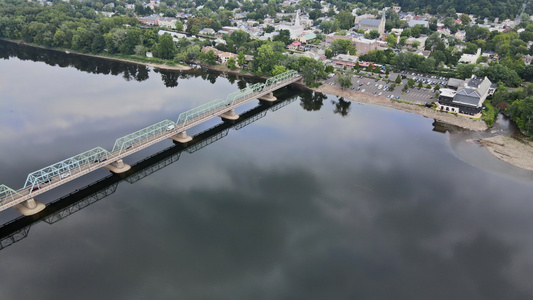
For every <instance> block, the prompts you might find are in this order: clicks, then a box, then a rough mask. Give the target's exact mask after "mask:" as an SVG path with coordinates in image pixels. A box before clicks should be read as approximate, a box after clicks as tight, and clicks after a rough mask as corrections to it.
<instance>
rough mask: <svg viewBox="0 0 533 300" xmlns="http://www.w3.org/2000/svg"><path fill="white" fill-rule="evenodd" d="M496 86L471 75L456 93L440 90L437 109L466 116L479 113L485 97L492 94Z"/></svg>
mask: <svg viewBox="0 0 533 300" xmlns="http://www.w3.org/2000/svg"><path fill="white" fill-rule="evenodd" d="M495 90H496V85H495V84H492V82H491V81H490V80H489V79H488V78H487V77H485V78H480V77H477V76H475V75H472V78H470V79H468V80H465V81H464V83H463V85H462V86H460V87H459V88H458V89H457V91H454V90H452V89H441V94H440V95H439V101H438V104H439V109H440V110H443V111H449V112H456V113H461V114H467V115H475V114H477V113H479V112H481V109H482V107H483V102H485V99H487V96H489V95H492V94H494V91H495Z"/></svg>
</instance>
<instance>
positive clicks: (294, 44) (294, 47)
mask: <svg viewBox="0 0 533 300" xmlns="http://www.w3.org/2000/svg"><path fill="white" fill-rule="evenodd" d="M301 45H302V43H300V42H298V41H294V42H292V44H290V45H288V46H287V48H289V50H299V49H300V46H301Z"/></svg>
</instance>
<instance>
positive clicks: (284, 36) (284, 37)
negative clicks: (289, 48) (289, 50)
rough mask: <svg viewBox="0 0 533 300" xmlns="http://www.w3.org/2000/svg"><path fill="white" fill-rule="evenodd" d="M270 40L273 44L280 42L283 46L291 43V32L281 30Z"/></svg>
mask: <svg viewBox="0 0 533 300" xmlns="http://www.w3.org/2000/svg"><path fill="white" fill-rule="evenodd" d="M272 40H273V41H274V42H276V41H280V42H282V43H283V44H285V45H288V44H290V43H292V40H291V32H290V31H289V30H288V29H281V30H280V31H279V34H278V35H275V36H274V37H273V38H272Z"/></svg>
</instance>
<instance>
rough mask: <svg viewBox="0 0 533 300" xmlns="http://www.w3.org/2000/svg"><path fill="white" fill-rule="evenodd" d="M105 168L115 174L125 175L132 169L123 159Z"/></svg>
mask: <svg viewBox="0 0 533 300" xmlns="http://www.w3.org/2000/svg"><path fill="white" fill-rule="evenodd" d="M104 168H106V169H108V170H109V171H111V172H113V173H116V174H120V173H124V172H126V171H128V170H129V169H131V166H130V165H128V164H125V163H124V162H123V161H122V159H119V160H117V161H115V162H112V163H110V164H109V165H107V166H104Z"/></svg>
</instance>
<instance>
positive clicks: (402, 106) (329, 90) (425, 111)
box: [313, 84, 488, 131]
mask: <svg viewBox="0 0 533 300" xmlns="http://www.w3.org/2000/svg"><path fill="white" fill-rule="evenodd" d="M313 90H314V91H317V92H321V93H324V94H331V95H335V96H339V97H343V98H344V99H349V100H352V101H357V102H361V103H369V104H375V105H381V106H386V107H391V108H394V109H399V110H402V111H405V112H409V113H413V114H418V115H422V116H424V117H426V118H431V119H435V120H437V121H441V122H444V123H448V124H452V125H455V126H458V127H461V128H465V129H469V130H475V131H484V130H486V129H487V128H488V127H487V124H485V122H483V121H481V120H475V119H472V118H469V117H466V116H460V115H454V114H451V113H444V112H440V111H436V110H434V109H431V108H427V107H424V106H420V105H414V104H408V103H402V102H399V101H395V100H391V99H389V98H387V97H385V96H376V95H371V94H367V93H362V92H358V91H354V90H348V89H345V90H343V89H341V88H340V87H338V86H332V85H326V84H325V85H321V86H320V87H318V88H315V89H313Z"/></svg>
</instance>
